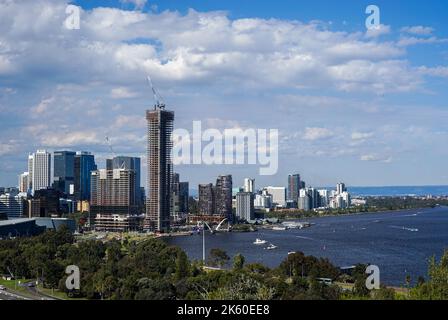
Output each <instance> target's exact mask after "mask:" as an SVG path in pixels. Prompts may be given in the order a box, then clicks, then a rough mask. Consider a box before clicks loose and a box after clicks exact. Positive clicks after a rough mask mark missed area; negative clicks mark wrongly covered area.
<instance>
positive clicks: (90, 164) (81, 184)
mask: <svg viewBox="0 0 448 320" xmlns="http://www.w3.org/2000/svg"><path fill="white" fill-rule="evenodd" d="M96 169H97V166H96V164H95V156H94V155H92V154H90V153H89V152H76V155H75V182H74V195H75V200H77V201H86V200H90V178H91V173H92V171H95V170H96Z"/></svg>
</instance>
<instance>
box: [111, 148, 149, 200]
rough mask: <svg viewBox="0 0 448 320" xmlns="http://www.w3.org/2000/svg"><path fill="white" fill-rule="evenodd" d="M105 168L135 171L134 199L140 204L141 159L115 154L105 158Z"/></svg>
mask: <svg viewBox="0 0 448 320" xmlns="http://www.w3.org/2000/svg"><path fill="white" fill-rule="evenodd" d="M106 169H107V170H113V169H128V170H134V171H135V197H136V199H135V201H136V203H137V204H138V205H141V203H140V202H141V199H142V195H141V194H140V192H141V189H140V183H141V182H140V179H141V178H140V177H141V161H140V158H138V157H126V156H117V157H114V158H112V159H107V160H106Z"/></svg>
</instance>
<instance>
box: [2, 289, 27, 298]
mask: <svg viewBox="0 0 448 320" xmlns="http://www.w3.org/2000/svg"><path fill="white" fill-rule="evenodd" d="M0 300H32V299H30V298H27V297H24V296H20V295H18V294H15V293H12V292H10V291H7V290H0Z"/></svg>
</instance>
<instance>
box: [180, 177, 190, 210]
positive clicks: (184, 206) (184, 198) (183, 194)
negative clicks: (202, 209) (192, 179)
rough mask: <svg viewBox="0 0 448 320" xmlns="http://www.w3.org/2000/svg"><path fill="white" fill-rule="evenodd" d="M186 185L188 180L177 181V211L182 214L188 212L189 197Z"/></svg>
mask: <svg viewBox="0 0 448 320" xmlns="http://www.w3.org/2000/svg"><path fill="white" fill-rule="evenodd" d="M188 186H189V183H188V182H179V211H180V212H181V213H184V214H187V213H188V198H189V197H190V194H189V190H188Z"/></svg>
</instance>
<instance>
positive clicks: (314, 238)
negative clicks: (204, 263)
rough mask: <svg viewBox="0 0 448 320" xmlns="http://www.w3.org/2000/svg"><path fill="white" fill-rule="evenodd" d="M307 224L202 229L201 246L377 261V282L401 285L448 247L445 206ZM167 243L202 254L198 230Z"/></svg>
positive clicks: (265, 256) (267, 255)
mask: <svg viewBox="0 0 448 320" xmlns="http://www.w3.org/2000/svg"><path fill="white" fill-rule="evenodd" d="M306 221H309V222H311V223H314V225H313V226H311V227H310V228H306V229H301V230H299V229H290V230H286V231H274V230H266V229H260V230H259V231H257V232H248V233H239V232H229V233H218V234H214V235H212V234H207V235H206V239H205V242H206V252H207V253H208V252H209V251H210V249H212V248H221V249H223V250H225V251H226V252H227V254H228V255H229V256H231V257H233V256H234V255H236V254H237V253H241V254H243V255H244V257H245V258H246V262H260V263H263V264H264V265H266V266H269V267H276V266H278V265H279V263H280V262H281V261H282V260H283V259H285V258H286V257H287V254H288V252H289V251H302V252H303V253H305V254H306V255H313V256H316V257H325V258H328V259H329V260H330V261H331V262H332V263H333V264H335V265H336V266H340V267H343V266H350V265H353V264H356V263H369V264H375V265H378V266H379V268H380V273H381V282H382V283H384V284H387V285H393V286H402V285H404V284H405V279H406V275H409V276H411V280H412V282H413V283H415V281H416V280H417V278H418V276H424V277H426V275H427V269H428V259H429V258H430V257H431V256H433V255H435V256H436V258H437V259H439V258H440V257H441V255H442V254H443V251H444V250H445V249H448V208H447V207H437V208H434V209H431V208H429V209H419V210H417V209H415V210H405V211H396V212H385V213H372V214H358V215H345V216H337V217H335V216H333V217H321V218H313V219H307V220H306ZM255 238H261V239H264V240H267V241H268V243H273V244H274V245H276V246H277V247H278V248H277V249H275V250H265V249H264V246H256V245H254V244H253V241H254V240H255ZM166 241H167V242H168V243H169V244H172V245H177V246H179V247H181V248H182V249H184V250H185V251H186V252H187V254H188V256H189V257H190V259H201V258H202V236H199V235H194V236H186V237H170V238H166Z"/></svg>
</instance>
